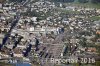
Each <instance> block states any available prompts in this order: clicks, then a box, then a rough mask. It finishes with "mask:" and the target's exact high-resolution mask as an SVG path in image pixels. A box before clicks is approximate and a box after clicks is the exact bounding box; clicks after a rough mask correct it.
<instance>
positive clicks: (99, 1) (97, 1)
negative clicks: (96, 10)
mask: <svg viewBox="0 0 100 66" xmlns="http://www.w3.org/2000/svg"><path fill="white" fill-rule="evenodd" d="M91 2H92V3H100V0H91Z"/></svg>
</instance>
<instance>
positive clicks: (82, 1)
mask: <svg viewBox="0 0 100 66" xmlns="http://www.w3.org/2000/svg"><path fill="white" fill-rule="evenodd" d="M78 2H80V3H87V2H88V0H78Z"/></svg>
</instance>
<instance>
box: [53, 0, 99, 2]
mask: <svg viewBox="0 0 100 66" xmlns="http://www.w3.org/2000/svg"><path fill="white" fill-rule="evenodd" d="M51 1H54V2H74V1H76V0H51ZM77 1H78V2H80V3H87V2H92V3H100V0H77Z"/></svg>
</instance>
